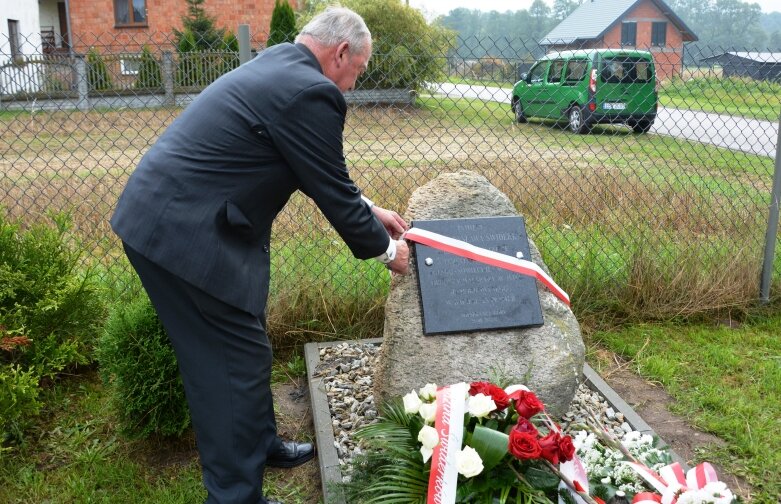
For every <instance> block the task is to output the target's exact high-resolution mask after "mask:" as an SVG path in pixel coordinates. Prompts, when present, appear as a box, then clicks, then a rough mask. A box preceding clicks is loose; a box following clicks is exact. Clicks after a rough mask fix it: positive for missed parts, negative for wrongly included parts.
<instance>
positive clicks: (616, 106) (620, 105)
mask: <svg viewBox="0 0 781 504" xmlns="http://www.w3.org/2000/svg"><path fill="white" fill-rule="evenodd" d="M603 107H604V108H605V110H624V109H625V108H626V103H605V104H604V105H603Z"/></svg>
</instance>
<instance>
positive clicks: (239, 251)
mask: <svg viewBox="0 0 781 504" xmlns="http://www.w3.org/2000/svg"><path fill="white" fill-rule="evenodd" d="M370 55H371V35H370V33H369V30H368V29H367V28H366V25H365V23H364V22H363V20H362V19H361V17H360V16H358V15H357V14H355V13H354V12H352V11H350V10H348V9H344V8H329V9H327V10H326V11H325V12H323V13H322V14H320V15H318V16H317V17H315V18H314V19H313V20H312V21H311V22H310V23H309V24H308V25H307V26H306V27H304V29H303V30H302V31H301V34H300V35H299V36H298V38H297V39H296V44H294V45H292V44H280V45H277V46H274V47H272V48H269V49H267V50H265V51H263V52H262V53H261V54H260V55H258V57H257V58H255V59H254V60H252V61H250V62H248V63H246V64H244V65H242V66H241V67H239V68H238V69H236V70H234V71H232V72H230V73H228V74H226V75H224V76H222V77H221V78H220V79H218V80H217V81H215V82H214V83H213V84H212V85H211V86H209V87H208V88H207V89H205V90H204V91H203V92H202V93H201V94H200V95H199V96H198V97H197V98H196V99H195V100H194V101H193V103H192V104H191V105H190V106H188V107H187V109H186V110H185V111H184V112H183V113H182V114H181V115H180V116H179V117H178V118H177V119H176V120H175V121H174V122H173V124H171V126H170V127H169V128H168V129H167V130H166V131H165V132H164V133H163V134H162V135H161V136H160V139H159V140H158V141H157V143H155V145H154V146H153V147H152V148H151V149H150V150H149V152H147V154H146V155H145V156H144V157H143V159H142V160H141V162H140V163H139V165H138V167H137V169H136V170H135V172H134V173H133V175H132V176H131V177H130V180H129V181H128V183H127V187H126V188H125V190H124V192H123V194H122V196H121V197H120V200H119V203H118V205H117V209H116V212H115V213H114V216H113V217H112V220H111V224H112V227H113V229H114V231H115V232H116V233H117V234H118V235H119V237H120V238H121V239H122V241H123V244H124V247H125V252H126V254H127V256H128V258H129V260H130V262H131V264H132V265H133V267H134V268H135V269H136V271H137V272H138V275H139V277H140V278H141V281H142V283H143V285H144V288H145V289H146V291H147V292H148V294H149V298H150V299H151V301H152V303H153V304H154V306H155V308H156V310H157V312H158V314H159V316H160V320H161V321H162V323H163V325H164V326H165V328H166V330H167V333H168V335H169V338H170V340H171V343H172V345H173V347H174V350H175V352H176V357H177V361H178V364H179V370H180V372H181V375H182V379H183V381H184V386H185V391H186V394H187V401H188V403H189V406H190V413H191V417H192V422H193V426H194V429H195V433H196V438H197V443H198V450H199V453H200V456H201V464H202V467H203V480H204V486H205V487H206V489H207V491H208V498H207V501H206V502H207V503H215V504H216V503H220V504H228V503H230V504H239V503H241V504H245V503H246V504H249V503H252V504H263V503H268V504H273V503H275V502H277V501H271V500H268V501H267V500H265V499H264V497H263V495H262V481H263V471H264V468H265V467H266V466H273V467H294V466H296V465H299V464H301V463H303V462H305V461H307V460H309V459H311V458H312V457H313V456H314V449H313V446H312V445H311V444H309V443H302V444H298V443H294V442H283V441H282V440H280V439H279V438H278V436H277V433H276V424H275V420H274V411H273V405H272V397H271V390H270V371H271V360H272V353H271V347H270V345H269V342H268V338H267V336H266V331H265V315H264V312H265V308H266V298H267V295H268V284H269V273H270V272H269V269H270V257H269V256H270V238H271V225H272V222H273V220H274V218H275V217H276V215H277V213H278V212H279V211H280V210H281V209H282V208H283V207H284V206H285V204H286V203H287V201H288V199H289V197H290V195H291V194H292V193H293V192H295V191H297V190H301V191H302V192H303V193H304V194H306V195H307V196H308V197H310V198H311V199H312V200H313V201H314V202H315V203H316V204H317V206H318V207H319V209H320V210H321V211H322V212H323V214H324V215H325V216H326V218H327V219H328V220H329V222H330V223H331V224H332V225H333V227H334V228H335V229H336V231H337V232H338V233H339V234H340V236H341V237H342V239H343V240H344V241H345V243H346V244H347V245H348V247H349V248H350V250H351V251H352V253H353V254H354V255H355V256H356V257H357V258H360V259H369V258H375V259H377V260H380V261H382V262H384V263H386V264H387V266H388V268H389V269H390V270H391V271H393V272H396V273H401V274H404V273H406V272H407V269H408V257H409V250H408V248H407V245H406V243H405V242H404V241H403V240H398V239H399V238H400V235H401V233H402V232H403V231H404V230H405V229H406V228H407V224H406V223H405V222H404V220H403V219H402V218H401V217H399V215H398V214H397V213H396V212H392V211H389V210H385V209H382V208H379V207H377V206H375V205H373V204H372V203H371V201H370V200H368V198H365V197H363V196H362V194H361V192H360V191H359V190H358V188H357V187H356V186H355V184H354V183H353V181H352V180H351V179H350V176H349V173H348V171H347V167H346V165H345V159H344V155H343V147H342V130H343V127H344V120H345V114H346V111H347V107H346V104H345V100H344V96H343V95H342V93H343V92H344V91H347V90H350V89H352V88H353V87H354V86H355V81H356V79H357V78H358V76H359V75H360V74H361V73H362V72H363V71H365V70H366V65H367V62H368V60H369V57H370ZM397 240H398V241H397ZM142 364H143V363H142Z"/></svg>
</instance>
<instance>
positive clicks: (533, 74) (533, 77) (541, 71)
mask: <svg viewBox="0 0 781 504" xmlns="http://www.w3.org/2000/svg"><path fill="white" fill-rule="evenodd" d="M547 69H548V62H547V61H543V62H542V63H539V64H537V65H534V67H533V68H532V69H531V71H530V72H529V83H530V84H534V83H535V82H542V79H543V78H544V77H545V70H547Z"/></svg>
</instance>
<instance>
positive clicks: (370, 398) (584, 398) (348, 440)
mask: <svg viewBox="0 0 781 504" xmlns="http://www.w3.org/2000/svg"><path fill="white" fill-rule="evenodd" d="M379 353H380V344H377V343H366V342H361V341H351V342H343V343H339V344H337V345H334V346H328V347H325V348H322V349H320V363H319V364H318V366H317V369H316V370H315V373H314V374H315V375H316V376H319V377H321V378H322V380H323V385H324V388H325V394H326V396H327V398H328V406H329V410H330V414H331V425H332V427H333V432H334V447H335V448H336V452H337V455H338V456H339V465H340V467H341V468H342V478H343V479H345V480H347V479H349V474H348V468H349V462H350V460H351V459H352V458H353V457H355V456H356V455H358V454H360V453H361V447H360V445H359V444H358V442H357V441H356V440H355V432H356V431H357V430H359V429H360V428H361V427H363V426H366V425H369V424H371V423H374V422H375V421H376V419H377V416H378V412H377V407H376V405H375V400H374V393H373V376H374V372H375V368H376V366H377V362H378V359H379ZM423 385H425V383H420V384H418V388H420V387H423ZM438 385H443V384H441V383H440V384H438ZM590 415H593V416H595V417H596V418H597V419H598V421H599V422H600V423H601V424H602V425H603V426H604V427H605V428H607V429H608V430H610V431H611V432H612V433H614V434H615V435H616V436H617V437H619V438H620V437H622V436H623V434H624V433H626V432H629V431H631V430H632V428H631V426H630V425H629V424H628V423H627V422H626V421H625V419H624V415H623V414H622V413H620V412H616V411H615V410H614V409H613V408H611V406H610V404H609V403H608V402H607V400H606V399H605V398H604V397H603V396H602V395H601V394H599V393H598V392H596V391H593V390H591V389H590V388H588V387H587V386H586V385H584V384H580V386H579V387H578V389H577V391H576V393H575V396H574V398H573V400H572V403H571V404H570V407H569V410H568V411H567V412H566V413H565V414H564V415H563V416H562V417H561V418H560V419H558V422H559V423H560V425H561V426H562V428H563V429H564V430H565V431H566V432H569V431H571V430H577V425H579V424H580V425H582V424H584V423H586V421H587V419H588V418H589V416H590Z"/></svg>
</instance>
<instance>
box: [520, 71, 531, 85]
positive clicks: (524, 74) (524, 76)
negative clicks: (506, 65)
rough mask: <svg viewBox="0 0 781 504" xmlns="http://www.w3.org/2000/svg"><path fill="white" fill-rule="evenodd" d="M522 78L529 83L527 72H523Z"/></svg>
mask: <svg viewBox="0 0 781 504" xmlns="http://www.w3.org/2000/svg"><path fill="white" fill-rule="evenodd" d="M521 80H522V81H524V82H526V83H527V84H528V83H529V74H527V73H526V72H523V73H522V74H521Z"/></svg>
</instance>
